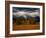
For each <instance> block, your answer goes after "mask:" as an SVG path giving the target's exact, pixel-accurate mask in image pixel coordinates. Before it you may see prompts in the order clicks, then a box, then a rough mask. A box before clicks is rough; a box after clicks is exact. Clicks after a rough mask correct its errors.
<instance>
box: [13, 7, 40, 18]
mask: <svg viewBox="0 0 46 38" xmlns="http://www.w3.org/2000/svg"><path fill="white" fill-rule="evenodd" d="M39 10H40V9H39V8H23V7H13V15H19V16H22V15H23V16H26V15H30V16H33V17H34V16H37V15H38V16H39V15H40V14H39Z"/></svg>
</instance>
